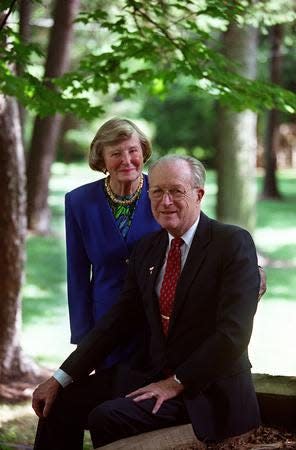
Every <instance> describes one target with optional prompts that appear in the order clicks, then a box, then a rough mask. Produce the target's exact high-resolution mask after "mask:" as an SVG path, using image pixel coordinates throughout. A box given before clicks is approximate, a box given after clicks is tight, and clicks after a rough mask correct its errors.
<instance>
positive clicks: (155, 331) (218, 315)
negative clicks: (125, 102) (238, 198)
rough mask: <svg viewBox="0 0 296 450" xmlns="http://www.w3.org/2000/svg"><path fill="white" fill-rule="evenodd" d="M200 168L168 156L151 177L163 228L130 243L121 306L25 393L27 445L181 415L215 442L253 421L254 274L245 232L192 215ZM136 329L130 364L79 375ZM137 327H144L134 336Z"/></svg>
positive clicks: (44, 448)
mask: <svg viewBox="0 0 296 450" xmlns="http://www.w3.org/2000/svg"><path fill="white" fill-rule="evenodd" d="M204 179H205V171H204V167H203V165H202V164H201V163H200V162H199V161H197V160H196V159H194V158H191V157H183V156H166V157H164V158H162V159H160V160H159V161H158V162H157V163H155V164H154V165H153V166H152V167H151V169H150V172H149V185H150V188H149V196H150V200H151V204H152V211H153V215H154V217H155V219H156V220H157V221H158V222H159V224H160V225H161V226H162V230H161V231H159V232H156V233H153V234H150V235H148V236H147V237H145V238H144V239H142V240H141V241H140V242H139V244H138V245H137V247H136V249H135V251H134V252H133V254H132V257H131V259H130V262H129V273H128V277H127V280H126V283H125V287H124V289H123V292H122V295H121V300H120V302H119V303H118V304H117V305H116V306H115V307H114V308H113V309H112V310H111V311H110V312H109V313H108V314H107V315H106V316H105V317H104V318H103V319H102V320H101V321H100V322H99V323H98V325H97V326H96V328H95V329H94V330H92V331H91V332H90V333H89V334H88V336H87V337H86V338H85V339H84V340H83V341H82V343H81V344H80V345H79V346H78V348H77V349H76V350H75V351H74V352H73V353H72V354H71V355H70V356H69V357H68V358H67V359H66V360H65V361H64V363H63V364H62V365H61V367H60V369H58V370H57V372H56V373H55V374H54V376H53V377H52V378H50V379H49V380H47V381H46V382H45V383H43V384H41V385H40V386H39V387H38V388H37V389H36V390H35V392H34V394H33V408H34V410H35V412H36V413H37V415H38V416H39V417H40V420H39V425H38V430H37V435H36V441H35V447H34V448H35V450H66V449H69V448H71V449H72V450H79V449H82V445H83V444H82V442H83V430H84V429H89V430H90V434H91V437H92V442H93V445H94V447H100V446H103V445H105V444H108V443H110V442H113V441H116V440H118V439H122V438H124V437H127V436H132V435H136V434H139V433H142V432H146V431H151V430H155V429H159V428H163V427H168V426H173V425H177V424H180V423H185V422H188V421H190V422H191V423H192V426H193V429H194V431H195V433H196V435H197V437H198V438H199V439H200V440H203V441H205V442H211V441H219V440H222V439H224V438H226V437H230V436H235V435H239V434H242V433H244V432H247V431H248V430H250V429H252V428H255V427H257V426H258V425H259V424H260V415H259V410H258V404H257V400H256V394H255V390H254V386H253V384H252V378H251V372H250V367H251V364H250V362H249V359H248V343H249V340H250V337H251V333H252V325H253V318H254V314H255V312H256V308H257V299H258V292H259V284H260V276H259V271H258V266H257V258H256V250H255V247H254V243H253V241H252V238H251V236H250V234H249V233H248V232H247V231H245V230H243V229H242V228H239V227H237V226H234V225H225V224H222V223H219V222H217V221H215V220H212V219H210V218H208V217H207V216H206V215H205V214H204V213H203V212H201V201H202V198H203V195H204ZM139 330H143V335H144V334H145V336H143V345H142V347H141V349H138V351H137V353H135V354H134V355H133V357H132V358H131V359H130V361H129V363H128V364H126V365H123V364H120V365H117V366H114V367H112V368H109V369H105V370H102V371H101V372H97V373H95V374H93V375H89V374H90V373H91V372H92V371H93V369H94V367H98V364H99V363H100V361H102V360H103V358H104V357H105V355H107V354H109V353H110V351H111V350H112V349H113V348H115V347H116V345H117V344H119V343H121V342H123V341H124V340H125V339H128V338H130V337H131V336H132V335H133V334H134V333H138V331H139ZM144 331H145V333H144Z"/></svg>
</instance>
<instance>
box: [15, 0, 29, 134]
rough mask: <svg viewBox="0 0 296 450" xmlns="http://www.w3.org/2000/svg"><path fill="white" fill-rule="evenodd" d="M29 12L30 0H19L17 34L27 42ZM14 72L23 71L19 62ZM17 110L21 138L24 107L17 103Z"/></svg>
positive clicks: (19, 72) (23, 124) (19, 73)
mask: <svg viewBox="0 0 296 450" xmlns="http://www.w3.org/2000/svg"><path fill="white" fill-rule="evenodd" d="M31 14H32V1H31V0H19V16H20V23H19V35H20V40H21V42H23V43H27V42H28V41H29V39H30V36H31V27H30V19H31ZM16 73H17V75H21V74H22V73H23V66H22V65H21V64H17V65H16ZM19 110H20V122H21V127H22V138H23V137H24V126H25V119H26V111H25V108H24V107H23V106H22V105H21V104H20V103H19ZM23 142H24V139H23Z"/></svg>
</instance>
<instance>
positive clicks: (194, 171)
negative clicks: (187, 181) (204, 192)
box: [148, 155, 206, 187]
mask: <svg viewBox="0 0 296 450" xmlns="http://www.w3.org/2000/svg"><path fill="white" fill-rule="evenodd" d="M179 161H185V162H186V163H187V164H188V166H189V168H190V170H191V176H192V184H193V186H194V187H197V186H200V187H204V185H205V180H206V169H205V167H204V165H203V164H202V163H201V162H200V161H199V160H198V159H196V158H194V157H193V156H185V155H166V156H163V157H162V158H160V159H158V160H157V161H156V162H155V163H153V164H151V166H150V167H149V171H148V175H150V174H151V172H152V170H153V169H154V168H155V167H156V166H158V165H159V164H162V163H170V162H179Z"/></svg>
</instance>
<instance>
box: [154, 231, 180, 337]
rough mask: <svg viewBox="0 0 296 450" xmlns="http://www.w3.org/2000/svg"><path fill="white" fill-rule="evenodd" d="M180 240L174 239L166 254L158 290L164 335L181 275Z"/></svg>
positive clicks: (167, 327)
mask: <svg viewBox="0 0 296 450" xmlns="http://www.w3.org/2000/svg"><path fill="white" fill-rule="evenodd" d="M182 244H183V240H182V239H181V238H174V239H173V240H172V242H171V247H170V250H169V253H168V258H167V263H166V269H165V274H164V277H163V281H162V285H161V288H160V296H159V309H160V314H161V321H162V328H163V332H164V334H165V335H167V333H168V329H169V322H170V316H171V312H172V309H173V302H174V298H175V292H176V286H177V283H178V279H179V277H180V273H181V245H182Z"/></svg>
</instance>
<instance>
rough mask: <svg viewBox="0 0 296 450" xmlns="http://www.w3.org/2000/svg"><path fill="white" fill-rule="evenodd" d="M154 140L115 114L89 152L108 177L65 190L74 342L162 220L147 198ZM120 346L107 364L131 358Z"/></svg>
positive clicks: (105, 305)
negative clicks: (145, 167) (134, 251)
mask: <svg viewBox="0 0 296 450" xmlns="http://www.w3.org/2000/svg"><path fill="white" fill-rule="evenodd" d="M150 155H151V144H150V142H149V140H148V139H147V137H146V136H145V135H144V134H143V133H142V131H141V130H139V128H138V127H137V126H136V125H135V124H134V123H133V122H131V121H130V120H127V119H118V118H115V119H111V120H109V121H107V122H106V123H104V124H103V125H102V126H101V128H100V129H99V130H98V132H97V134H96V135H95V137H94V139H93V141H92V143H91V147H90V154H89V165H90V167H91V168H92V169H93V170H98V171H100V172H103V173H104V174H108V175H107V176H106V177H105V178H103V179H100V180H98V181H95V182H93V183H89V184H86V185H83V186H80V187H78V188H77V189H74V190H73V191H71V192H69V193H67V194H66V199H65V218H66V242H67V272H68V302H69V314H70V326H71V342H72V343H74V344H78V343H79V342H80V341H81V339H82V338H83V337H84V336H85V335H86V334H87V333H88V332H89V331H90V329H91V328H92V327H93V326H94V324H95V322H96V321H97V320H98V319H99V318H101V317H102V316H103V315H104V314H105V313H106V312H107V311H108V310H109V309H110V308H111V306H112V305H113V304H114V303H116V301H117V300H118V297H119V293H120V289H121V287H122V284H123V280H124V278H125V274H126V271H127V264H128V259H129V255H130V253H131V251H132V249H133V247H134V246H135V244H136V242H137V241H138V240H139V239H140V238H141V237H142V236H144V235H145V234H147V233H148V232H152V231H156V230H158V229H159V225H158V224H157V223H156V221H155V220H154V218H153V216H152V213H151V208H150V201H149V198H148V194H147V190H148V181H147V176H146V175H143V173H142V170H143V165H144V163H145V162H146V161H147V160H148V158H149V157H150ZM129 351H130V346H122V347H121V348H118V350H117V352H116V354H112V355H110V356H109V357H108V358H107V360H106V366H111V365H113V364H114V363H115V362H118V361H119V360H123V359H125V358H127V357H128V354H129Z"/></svg>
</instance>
